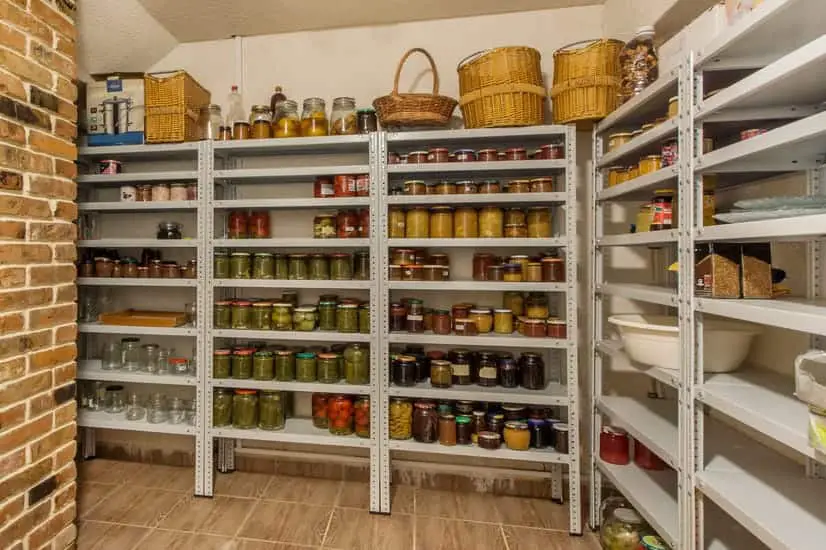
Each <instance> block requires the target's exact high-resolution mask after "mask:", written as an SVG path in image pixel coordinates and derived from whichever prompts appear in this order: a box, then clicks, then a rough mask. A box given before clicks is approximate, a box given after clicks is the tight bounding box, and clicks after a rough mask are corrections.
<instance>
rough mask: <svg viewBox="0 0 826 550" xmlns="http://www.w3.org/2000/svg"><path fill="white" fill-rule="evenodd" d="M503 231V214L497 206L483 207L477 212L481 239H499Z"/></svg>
mask: <svg viewBox="0 0 826 550" xmlns="http://www.w3.org/2000/svg"><path fill="white" fill-rule="evenodd" d="M503 230H504V213H503V212H502V209H501V208H499V207H497V206H485V207H484V208H482V209H480V210H479V236H480V237H481V238H483V239H491V238H501V237H502V234H503V233H502V232H503Z"/></svg>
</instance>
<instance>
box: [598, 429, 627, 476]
mask: <svg viewBox="0 0 826 550" xmlns="http://www.w3.org/2000/svg"><path fill="white" fill-rule="evenodd" d="M599 458H600V459H601V460H602V461H604V462H607V463H608V464H616V465H618V466H625V465H626V464H628V463H629V462H631V456H630V441H629V440H628V433H627V432H626V431H625V430H623V429H622V428H615V427H613V426H603V427H602V431H601V432H600V434H599Z"/></svg>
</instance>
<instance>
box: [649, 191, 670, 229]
mask: <svg viewBox="0 0 826 550" xmlns="http://www.w3.org/2000/svg"><path fill="white" fill-rule="evenodd" d="M673 201H674V191H672V190H671V189H660V190H657V191H655V195H654V200H653V201H651V206H652V209H653V218H652V221H651V231H662V230H666V229H671V228H672V227H673V216H674V210H673Z"/></svg>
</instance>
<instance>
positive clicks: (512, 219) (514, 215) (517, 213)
mask: <svg viewBox="0 0 826 550" xmlns="http://www.w3.org/2000/svg"><path fill="white" fill-rule="evenodd" d="M527 223H528V218H527V216H526V215H525V211H524V210H522V209H521V208H508V209H507V210H505V225H525V224H527Z"/></svg>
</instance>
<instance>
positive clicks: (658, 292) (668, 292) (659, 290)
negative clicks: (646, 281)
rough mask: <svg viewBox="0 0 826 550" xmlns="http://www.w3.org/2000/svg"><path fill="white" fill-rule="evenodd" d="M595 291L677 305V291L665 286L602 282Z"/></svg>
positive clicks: (652, 302)
mask: <svg viewBox="0 0 826 550" xmlns="http://www.w3.org/2000/svg"><path fill="white" fill-rule="evenodd" d="M596 291H597V293H598V294H605V295H609V296H619V297H621V298H629V299H631V300H638V301H641V302H647V303H650V304H660V305H663V306H671V307H677V291H676V290H672V289H670V288H665V287H657V286H654V285H640V284H633V283H603V284H601V285H599V286H598V287H597V289H596Z"/></svg>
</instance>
